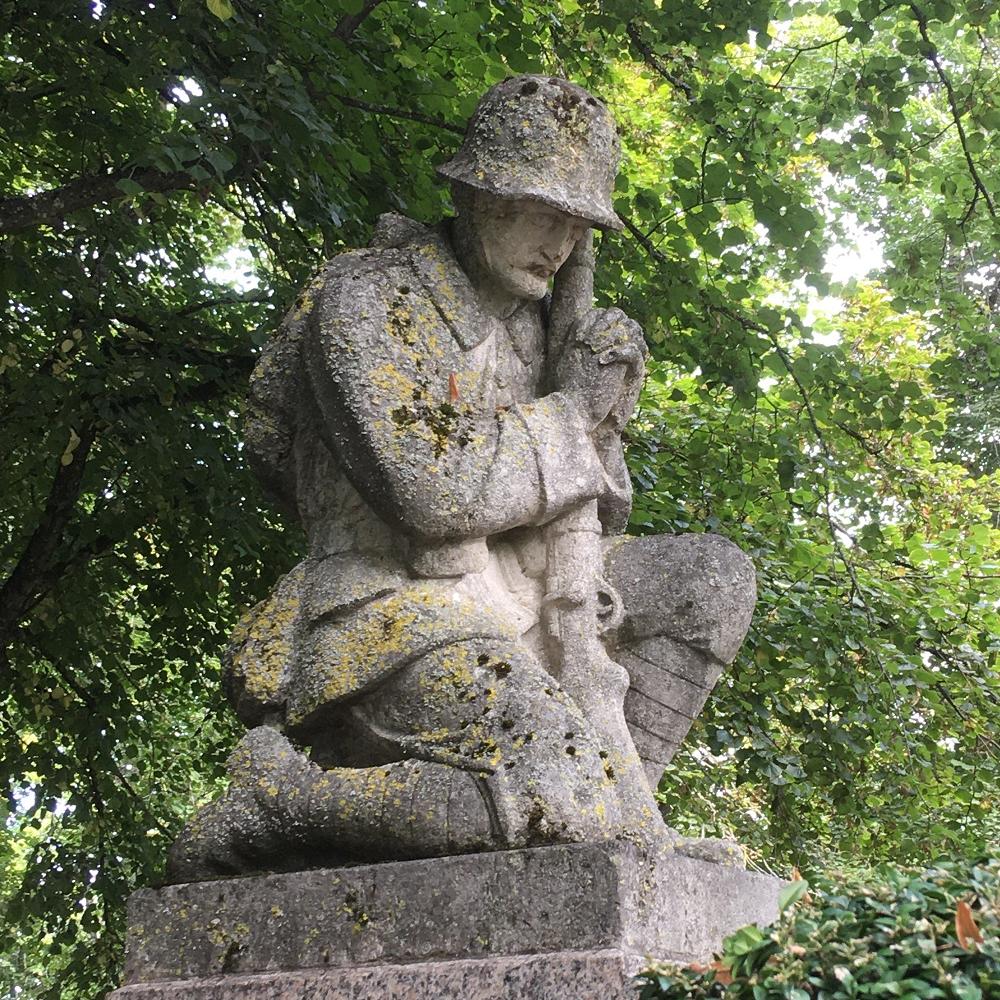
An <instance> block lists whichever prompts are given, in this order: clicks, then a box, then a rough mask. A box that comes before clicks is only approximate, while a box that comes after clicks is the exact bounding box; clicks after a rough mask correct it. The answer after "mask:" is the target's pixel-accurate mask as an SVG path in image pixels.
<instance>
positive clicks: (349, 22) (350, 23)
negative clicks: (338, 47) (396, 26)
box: [333, 0, 382, 43]
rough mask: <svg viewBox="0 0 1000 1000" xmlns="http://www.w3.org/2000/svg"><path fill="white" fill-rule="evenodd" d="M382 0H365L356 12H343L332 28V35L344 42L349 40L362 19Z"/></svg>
mask: <svg viewBox="0 0 1000 1000" xmlns="http://www.w3.org/2000/svg"><path fill="white" fill-rule="evenodd" d="M380 3H382V0H365V5H364V6H363V7H362V8H361V10H359V11H358V12H357V14H345V15H344V16H343V17H342V18H341V19H340V20H339V21H338V22H337V26H336V27H335V28H334V29H333V37H334V38H339V39H340V40H341V41H342V42H344V43H346V42H349V41H350V40H351V38H352V37H353V35H354V32H355V31H357V30H358V28H359V27H360V26H361V23H362V21H364V20H365V18H366V17H368V15H369V14H370V13H371V12H372V11H373V10H374V9H375V8H376V7H377V6H378V5H379V4H380Z"/></svg>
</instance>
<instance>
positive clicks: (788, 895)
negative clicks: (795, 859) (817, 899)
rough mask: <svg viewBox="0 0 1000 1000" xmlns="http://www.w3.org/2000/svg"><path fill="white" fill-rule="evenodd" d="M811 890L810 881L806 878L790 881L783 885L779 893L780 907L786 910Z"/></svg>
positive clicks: (781, 909)
mask: <svg viewBox="0 0 1000 1000" xmlns="http://www.w3.org/2000/svg"><path fill="white" fill-rule="evenodd" d="M808 891H809V883H808V882H807V881H806V880H805V879H799V880H798V881H795V882H789V883H787V884H786V885H784V886H782V888H781V892H779V893H778V909H779V910H780V911H781V912H784V911H785V910H787V909H788V907H790V906H793V905H794V904H795V903H797V902H798V901H799V900H800V899H801V898H802V897H803V896H804V895H805V894H806V893H807V892H808Z"/></svg>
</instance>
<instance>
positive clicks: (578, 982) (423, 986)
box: [113, 949, 635, 1000]
mask: <svg viewBox="0 0 1000 1000" xmlns="http://www.w3.org/2000/svg"><path fill="white" fill-rule="evenodd" d="M634 971H635V965H634V962H632V961H630V960H629V959H627V958H626V957H625V956H624V955H623V954H622V953H621V952H620V951H617V950H615V949H607V950H605V951H593V952H572V951H560V952H552V953H550V954H547V955H531V956H520V955H519V956H515V957H504V958H486V959H468V960H465V961H451V962H438V961H432V962H420V963H417V964H414V965H374V966H367V967H364V968H351V969H338V970H336V971H326V972H279V973H272V974H265V975H260V976H221V977H213V978H211V979H191V980H187V981H185V982H173V983H147V984H140V985H137V986H126V987H125V988H124V989H121V990H118V991H117V992H115V993H114V994H113V997H114V1000H181V998H184V1000H375V998H377V1000H566V998H567V997H572V998H574V1000H626V998H630V1000H631V998H633V997H634V996H635V990H634V989H633V988H632V987H631V985H630V978H631V976H632V974H633V972H634Z"/></svg>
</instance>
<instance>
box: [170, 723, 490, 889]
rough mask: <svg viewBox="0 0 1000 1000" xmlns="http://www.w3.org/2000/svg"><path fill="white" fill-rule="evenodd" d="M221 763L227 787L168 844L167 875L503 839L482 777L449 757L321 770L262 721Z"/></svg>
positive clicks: (436, 851) (444, 849)
mask: <svg viewBox="0 0 1000 1000" xmlns="http://www.w3.org/2000/svg"><path fill="white" fill-rule="evenodd" d="M227 769H228V770H229V773H230V777H231V783H230V786H229V789H228V790H227V791H226V793H225V794H224V795H223V796H221V797H220V798H219V799H217V800H216V801H214V802H211V803H209V804H208V805H207V806H205V807H204V808H203V809H202V810H201V811H200V812H199V813H198V814H197V815H196V816H195V817H194V819H193V820H192V821H191V822H190V823H189V824H188V826H187V827H186V828H185V829H184V830H183V831H182V833H181V835H180V836H179V837H178V838H177V840H176V841H175V842H174V844H173V846H172V847H171V849H170V852H169V857H168V863H167V873H166V874H167V882H168V883H178V882H198V881H205V880H208V879H216V878H221V877H226V876H231V875H238V874H245V873H249V872H254V871H277V870H296V869H300V868H303V867H315V866H318V865H321V864H324V865H329V864H337V863H342V862H346V861H357V860H364V859H370V858H376V859H380V860H392V859H400V858H413V857H431V856H435V855H445V854H465V853H469V852H473V851H486V850H495V849H497V847H500V846H504V845H503V844H502V843H501V840H502V835H501V834H500V832H499V830H498V828H497V824H496V820H495V818H494V814H493V813H492V810H491V808H490V805H489V795H488V792H487V791H486V789H485V788H484V787H483V779H482V778H481V777H479V776H477V775H475V774H472V773H470V772H467V771H462V770H460V769H458V768H454V767H449V766H448V765H444V764H437V763H430V762H425V761H416V760H406V761H400V762H397V763H392V764H386V765H382V766H378V767H367V768H332V769H329V770H324V769H323V768H321V767H319V766H318V765H317V764H315V763H313V762H312V761H310V760H309V758H308V757H306V755H305V754H303V753H301V752H300V751H299V750H297V749H295V747H293V746H292V744H291V743H290V742H289V741H288V740H287V739H286V738H285V737H284V736H283V735H281V734H280V733H279V732H277V731H276V730H274V729H271V728H269V727H266V726H261V727H259V728H257V729H253V730H251V731H250V732H248V733H247V734H246V736H244V737H243V739H242V740H241V741H240V743H239V744H238V745H237V747H236V749H235V750H234V751H233V753H232V755H231V756H230V758H229V761H228V762H227Z"/></svg>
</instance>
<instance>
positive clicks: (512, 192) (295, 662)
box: [168, 76, 755, 882]
mask: <svg viewBox="0 0 1000 1000" xmlns="http://www.w3.org/2000/svg"><path fill="white" fill-rule="evenodd" d="M618 159H619V144H618V138H617V135H616V132H615V128H614V124H613V121H612V119H611V116H610V114H609V112H608V111H607V109H606V108H605V106H604V105H603V104H602V103H601V102H600V101H598V100H597V99H596V98H594V97H593V96H591V95H590V94H588V93H587V92H586V91H585V90H583V89H581V88H580V87H577V86H575V85H573V84H571V83H568V82H566V81H565V80H560V79H555V78H548V77H540V76H518V77H514V78H512V79H508V80H505V81H504V82H503V83H500V84H498V85H497V86H495V87H493V88H492V89H490V90H489V91H488V92H487V93H486V95H485V96H484V97H483V99H482V101H481V102H480V104H479V106H478V108H477V110H476V112H475V114H474V116H473V118H472V120H471V122H470V124H469V129H468V132H467V135H466V138H465V141H464V143H463V145H462V147H461V149H460V150H459V152H458V153H457V155H456V156H455V157H454V159H452V160H451V161H450V162H449V163H447V164H445V165H444V166H442V167H440V168H439V171H440V173H441V174H443V175H444V176H445V177H446V178H448V179H449V180H450V182H451V184H452V192H453V198H454V204H455V208H456V210H457V217H456V218H454V219H451V220H448V221H446V222H444V223H443V224H441V225H440V226H438V227H435V228H427V227H425V226H423V225H421V224H418V223H416V222H413V221H411V220H409V219H405V218H403V217H401V216H384V217H383V218H382V219H381V220H380V223H379V226H378V228H377V230H376V233H375V237H374V240H373V242H372V245H371V247H370V248H368V249H365V250H359V251H354V252H350V253H345V254H342V255H340V256H338V257H336V258H335V259H334V260H332V261H331V262H330V263H328V264H327V265H326V266H325V267H324V268H323V269H322V270H321V271H320V273H319V274H318V275H317V276H316V278H315V279H314V280H313V281H312V283H311V284H310V285H309V286H308V287H307V288H306V289H305V290H304V291H303V292H302V294H301V295H300V297H299V299H298V301H297V303H296V305H295V307H294V308H293V309H292V311H291V312H290V313H289V315H288V316H287V317H286V319H285V321H284V323H283V324H282V326H281V328H280V330H279V331H278V333H277V334H276V335H275V337H274V338H273V339H272V340H271V342H270V343H269V344H268V346H267V348H266V349H265V351H264V353H263V356H262V358H261V360H260V363H259V365H258V366H257V369H256V371H255V372H254V376H253V381H252V386H251V395H250V414H249V421H248V425H247V442H246V447H247V453H248V455H249V456H250V459H251V461H252V462H253V463H254V467H255V470H256V471H257V473H258V475H259V477H260V479H261V481H262V483H263V485H264V486H265V488H266V489H267V491H268V492H269V493H270V494H271V495H272V497H273V498H274V499H275V500H276V501H277V502H279V503H280V504H282V505H283V507H284V508H285V509H286V510H287V511H288V512H289V513H291V514H292V515H293V516H296V517H298V518H299V519H300V520H301V521H302V523H303V525H304V527H305V529H306V533H307V536H308V544H309V553H308V556H307V557H306V558H305V560H304V561H303V562H301V563H300V564H299V565H298V566H297V567H296V568H295V569H294V570H292V571H291V572H290V573H289V574H288V575H287V576H285V577H284V578H283V579H282V580H281V581H280V582H279V583H278V585H277V586H276V587H275V589H274V591H273V592H272V594H271V596H270V597H269V598H268V599H267V600H265V601H264V602H262V603H261V604H259V605H258V606H257V607H255V608H254V609H253V610H252V611H250V612H249V614H248V615H247V616H246V617H245V618H244V619H243V621H242V623H241V624H240V626H239V628H238V629H237V632H236V635H235V636H234V639H233V643H232V645H231V647H230V649H229V650H228V652H227V654H226V658H225V684H226V692H227V695H228V697H229V699H230V700H231V702H232V704H233V706H234V707H235V710H236V712H237V714H238V715H239V717H240V719H241V720H242V721H243V722H244V723H245V724H246V726H247V727H248V729H249V732H248V733H247V734H246V736H245V737H244V738H243V740H242V741H241V742H240V744H239V746H238V747H237V748H236V750H235V751H234V753H233V755H232V757H231V758H230V761H229V771H230V774H231V784H230V787H229V789H228V791H227V792H226V793H225V794H224V795H223V796H222V797H221V798H220V799H218V800H217V801H215V802H213V803H211V804H209V805H208V806H207V807H205V808H204V809H203V810H202V811H201V812H200V813H199V814H198V815H197V816H196V817H195V819H194V820H193V821H192V822H191V823H190V825H189V826H188V827H187V828H186V829H185V831H184V832H183V833H182V835H181V836H180V838H179V839H178V841H177V842H176V843H175V844H174V846H173V848H172V850H171V854H170V861H169V866H168V878H169V880H170V881H173V882H187V881H197V880H203V879H210V878H217V877H220V876H225V875H231V874H236V873H243V872H251V871H268V870H271V871H273V870H293V869H297V868H305V867H314V866H317V865H332V864H340V863H351V862H358V861H380V860H395V859H408V858H426V857H434V856H440V855H449V854H463V853H471V852H480V851H493V850H499V849H505V848H512V847H530V846H536V845H547V844H556V843H572V842H587V841H601V840H613V839H616V838H624V839H626V840H630V841H632V842H634V843H637V844H638V845H639V846H640V847H641V848H643V849H644V850H659V849H667V850H669V849H670V848H671V847H678V848H679V849H681V850H686V851H688V852H689V853H693V854H698V853H699V851H702V853H704V852H705V850H707V849H706V848H704V846H703V845H700V844H699V842H694V843H692V842H682V841H680V839H679V838H677V836H676V835H675V834H673V833H672V832H671V831H670V830H669V828H668V827H667V826H666V825H665V824H664V822H663V820H662V819H661V817H660V813H659V811H658V809H657V806H656V802H655V800H654V798H653V792H652V789H653V788H655V783H656V781H657V780H658V778H659V775H660V774H661V773H662V771H663V768H664V766H665V764H666V763H667V762H668V761H669V759H670V757H671V755H672V754H673V752H674V751H675V749H676V748H677V746H678V745H679V743H680V741H681V740H682V739H683V738H684V736H685V734H686V733H687V730H688V728H689V727H690V725H691V722H692V720H693V719H694V718H695V716H696V715H697V713H698V712H699V711H700V709H701V707H702V705H703V704H704V701H705V699H706V698H707V696H708V694H709V692H710V691H711V689H712V687H713V685H714V684H715V682H716V680H717V679H718V677H719V675H720V672H721V670H722V668H723V667H724V665H725V664H727V663H728V662H730V661H731V660H732V658H733V657H734V656H735V653H736V651H737V649H738V647H739V645H740V643H741V642H742V640H743V637H744V635H745V633H746V630H747V627H748V625H749V621H750V614H751V611H752V608H753V604H754V598H755V586H754V574H753V569H752V566H751V564H750V561H749V560H748V559H747V557H746V556H745V555H744V554H743V553H742V552H741V551H740V550H739V549H738V548H736V546H734V545H733V544H731V543H730V542H728V541H726V540H724V539H722V538H720V537H718V536H715V535H688V536H680V537H643V538H627V537H625V536H623V535H622V534H621V532H622V531H623V530H624V527H625V523H626V520H627V517H628V512H629V508H630V502H631V491H630V485H629V478H628V474H627V470H626V467H625V463H624V460H623V456H622V445H621V436H620V435H621V430H622V427H623V426H624V424H625V422H626V421H627V420H628V418H629V416H630V414H631V413H632V410H633V408H634V406H635V403H636V399H637V397H638V393H639V388H640V385H641V382H642V375H643V364H644V359H645V355H646V349H645V346H644V342H643V337H642V331H641V330H640V329H639V327H638V326H637V324H636V323H634V322H633V321H632V320H630V319H628V318H627V317H626V316H625V315H624V314H623V313H622V312H621V311H620V310H618V309H594V308H593V302H592V284H593V263H592V256H591V240H590V236H591V232H590V230H591V228H592V227H596V228H600V229H605V230H616V229H620V228H621V222H620V220H619V219H618V217H617V216H616V215H615V213H614V210H613V208H612V206H611V200H610V195H611V191H612V188H613V185H614V179H615V174H616V171H617V167H618ZM550 283H551V284H552V288H551V293H550V287H549V286H550ZM725 853H726V852H725V850H718V849H717V850H715V852H714V856H716V857H718V856H720V855H725Z"/></svg>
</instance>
